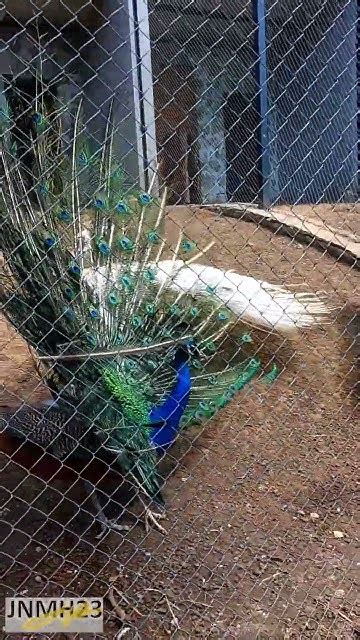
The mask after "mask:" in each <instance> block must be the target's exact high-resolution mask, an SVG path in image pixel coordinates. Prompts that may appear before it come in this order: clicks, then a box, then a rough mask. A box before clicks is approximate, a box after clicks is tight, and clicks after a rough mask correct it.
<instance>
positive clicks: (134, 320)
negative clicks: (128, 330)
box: [131, 316, 144, 329]
mask: <svg viewBox="0 0 360 640" xmlns="http://www.w3.org/2000/svg"><path fill="white" fill-rule="evenodd" d="M131 324H132V325H133V327H135V328H136V329H138V328H139V327H142V326H143V324H144V321H143V319H142V318H140V316H133V317H132V318H131Z"/></svg>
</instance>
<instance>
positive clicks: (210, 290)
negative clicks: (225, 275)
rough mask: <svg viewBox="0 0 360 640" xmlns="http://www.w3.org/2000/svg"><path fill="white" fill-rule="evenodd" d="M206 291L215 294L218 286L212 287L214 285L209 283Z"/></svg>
mask: <svg viewBox="0 0 360 640" xmlns="http://www.w3.org/2000/svg"><path fill="white" fill-rule="evenodd" d="M206 293H209V294H210V295H214V294H215V293H216V287H212V286H210V285H208V286H207V287H206Z"/></svg>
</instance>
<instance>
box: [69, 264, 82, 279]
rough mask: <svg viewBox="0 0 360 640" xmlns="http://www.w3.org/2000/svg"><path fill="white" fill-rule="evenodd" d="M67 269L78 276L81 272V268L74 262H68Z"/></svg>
mask: <svg viewBox="0 0 360 640" xmlns="http://www.w3.org/2000/svg"><path fill="white" fill-rule="evenodd" d="M69 271H70V272H71V273H73V274H74V275H76V276H79V275H80V273H81V269H80V267H79V265H78V264H77V263H76V262H70V265H69Z"/></svg>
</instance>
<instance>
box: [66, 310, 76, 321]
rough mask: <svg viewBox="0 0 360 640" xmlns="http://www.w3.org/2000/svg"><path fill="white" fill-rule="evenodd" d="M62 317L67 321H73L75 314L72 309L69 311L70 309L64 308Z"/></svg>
mask: <svg viewBox="0 0 360 640" xmlns="http://www.w3.org/2000/svg"><path fill="white" fill-rule="evenodd" d="M64 316H65V317H66V318H67V319H68V320H75V317H76V316H75V312H74V310H73V309H71V308H70V307H66V309H64Z"/></svg>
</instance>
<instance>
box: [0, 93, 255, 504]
mask: <svg viewBox="0 0 360 640" xmlns="http://www.w3.org/2000/svg"><path fill="white" fill-rule="evenodd" d="M64 111H66V109H65V108H64V107H63V106H61V105H58V106H57V108H56V109H54V110H53V112H52V113H51V114H49V113H45V112H44V113H43V112H42V111H41V105H39V104H37V105H36V111H35V112H34V114H33V115H34V118H33V124H34V127H35V134H34V136H33V138H32V156H31V157H32V161H31V163H32V164H31V167H26V168H24V166H23V164H22V162H21V161H20V158H19V153H18V148H17V143H16V136H14V135H13V134H12V131H11V129H12V118H11V112H10V110H9V109H7V107H6V105H5V106H4V108H3V110H2V111H1V114H0V126H1V145H2V164H3V173H4V180H3V191H2V196H1V200H0V222H1V226H0V237H1V249H2V251H3V254H4V257H5V260H6V265H5V270H4V272H3V274H2V276H1V284H2V287H1V301H2V303H3V310H4V313H5V315H6V316H7V318H8V319H9V320H10V322H11V323H12V324H13V326H14V327H15V328H16V329H17V330H18V331H19V333H21V335H22V336H23V337H24V338H25V340H26V341H27V342H28V343H29V344H30V345H31V346H32V347H33V348H34V349H35V350H36V352H37V354H38V356H39V357H46V358H47V359H46V360H42V361H41V366H42V371H43V379H44V382H45V383H46V384H47V385H48V386H49V388H50V389H51V391H52V393H53V394H54V396H56V397H60V402H61V403H62V405H63V407H66V406H73V405H74V404H76V406H77V407H78V410H79V412H80V413H82V414H83V415H86V416H87V417H88V418H90V419H91V421H92V422H93V424H94V425H95V426H96V428H97V430H98V432H99V433H100V432H101V433H103V434H104V436H106V439H107V440H106V442H107V444H103V445H102V446H107V447H109V448H110V449H111V450H112V451H117V452H118V454H119V458H118V460H119V464H120V465H121V466H122V468H123V469H124V470H125V471H128V472H131V473H132V474H133V475H134V476H135V477H136V479H137V482H138V483H140V485H141V487H142V488H143V489H144V491H145V492H146V493H148V494H149V495H152V496H155V495H156V494H157V492H158V490H159V486H160V485H159V480H158V472H157V459H156V455H155V452H154V450H153V448H152V446H151V443H150V437H149V436H150V428H151V427H150V425H149V420H148V416H149V412H150V409H151V408H152V407H153V406H154V405H156V404H158V403H160V402H161V401H162V400H164V398H165V397H166V396H167V394H168V393H169V391H170V390H171V389H172V387H173V385H174V383H175V379H176V372H175V371H174V369H173V366H172V363H173V361H174V356H175V353H176V347H175V346H174V345H168V346H166V347H163V348H161V344H162V343H163V342H164V341H169V340H170V341H175V340H180V341H185V339H186V340H187V339H188V338H189V337H190V338H191V340H192V343H193V344H194V345H195V346H196V353H194V354H193V356H192V358H191V376H192V391H191V396H190V402H189V405H188V408H187V410H186V413H185V414H184V417H183V425H184V427H185V426H187V425H188V424H191V423H197V422H202V421H203V420H206V419H208V418H210V417H212V416H213V415H215V414H216V413H217V411H219V410H220V409H221V408H223V407H224V406H225V405H226V404H227V403H228V402H230V400H231V399H232V398H233V396H234V395H235V394H236V393H237V392H238V391H240V390H241V389H242V388H243V386H244V385H245V384H247V383H249V382H250V381H251V379H252V378H253V377H254V376H255V375H256V374H257V373H258V371H259V370H260V363H258V361H257V360H251V359H249V357H248V355H247V354H245V353H244V345H247V346H249V345H251V338H250V340H249V338H248V337H246V338H244V339H243V341H242V342H241V341H240V343H239V345H238V346H237V347H236V349H234V348H231V349H230V351H229V349H228V347H227V345H226V336H227V334H228V333H229V331H230V330H231V329H232V327H233V325H234V321H236V320H237V319H236V318H234V317H233V316H232V314H231V312H229V310H228V309H225V308H223V306H222V305H221V304H219V301H218V299H217V297H216V292H215V291H214V292H213V294H212V292H209V295H208V296H206V297H203V298H199V297H193V296H191V295H190V294H189V293H181V292H176V291H174V289H173V288H172V287H171V286H170V285H171V282H170V280H171V278H170V277H169V276H165V277H160V276H161V274H159V264H158V263H159V261H160V259H161V256H162V255H163V252H164V251H165V249H166V241H165V238H164V214H165V197H164V198H161V199H160V200H159V199H157V198H156V197H154V196H153V195H152V194H151V193H144V192H142V191H141V190H140V189H136V188H134V187H130V186H129V183H130V181H129V178H128V176H126V174H125V172H124V170H123V167H122V166H121V163H119V162H118V161H117V159H116V157H115V156H114V152H113V149H114V147H115V145H114V135H115V133H114V131H113V128H112V126H111V124H109V126H108V128H107V130H106V132H105V141H104V144H103V145H102V147H101V148H100V149H96V150H94V149H92V147H91V144H90V143H89V140H88V139H87V134H86V128H85V126H84V124H83V119H82V109H81V103H80V104H79V105H78V107H77V108H76V110H75V111H74V113H72V114H70V115H71V119H72V121H73V124H74V136H73V144H72V147H71V149H70V152H67V150H66V149H65V148H64V144H63V142H62V141H63V135H62V134H63V131H62V123H63V116H64ZM30 170H31V172H32V174H33V176H34V179H33V184H34V189H33V192H32V194H31V197H30V196H29V192H28V187H27V180H25V178H24V176H25V174H26V175H28V173H29V171H30ZM196 251H197V248H196V245H195V243H193V242H192V241H191V240H190V239H189V238H187V237H186V236H184V235H182V234H181V233H180V234H179V241H178V243H177V249H176V251H175V254H174V256H173V259H174V260H175V259H178V258H179V256H181V257H182V258H183V259H184V260H187V259H188V258H189V256H194V255H196ZM245 335H246V334H245ZM154 345H155V346H156V345H160V348H158V349H157V350H153V347H154ZM121 348H122V349H127V350H128V349H132V348H134V349H142V350H141V351H140V352H138V353H136V354H135V355H131V354H130V355H129V354H127V355H126V356H123V355H121V354H117V352H118V350H119V349H121ZM94 352H100V353H101V354H102V355H101V357H98V356H97V355H94ZM107 352H111V355H106V354H107ZM67 356H71V358H70V359H68V358H67ZM100 441H101V442H102V443H103V439H101V438H100Z"/></svg>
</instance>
